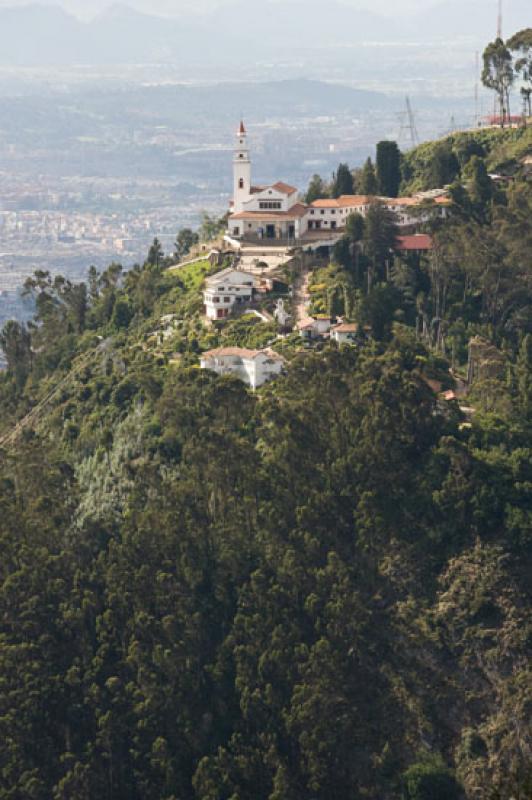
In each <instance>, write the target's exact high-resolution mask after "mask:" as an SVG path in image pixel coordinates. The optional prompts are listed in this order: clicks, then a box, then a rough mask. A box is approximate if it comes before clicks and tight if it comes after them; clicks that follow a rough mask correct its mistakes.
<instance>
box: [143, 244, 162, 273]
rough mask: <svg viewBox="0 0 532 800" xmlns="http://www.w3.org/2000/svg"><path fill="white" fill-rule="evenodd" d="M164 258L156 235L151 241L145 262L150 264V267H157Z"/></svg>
mask: <svg viewBox="0 0 532 800" xmlns="http://www.w3.org/2000/svg"><path fill="white" fill-rule="evenodd" d="M163 258H164V253H163V248H162V245H161V243H160V241H159V239H158V238H157V237H155V239H154V240H153V243H152V245H151V247H150V249H149V252H148V257H147V259H146V263H147V264H150V266H152V267H158V266H159V265H160V263H161V261H162V259H163Z"/></svg>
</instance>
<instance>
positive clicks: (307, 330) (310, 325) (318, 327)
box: [297, 317, 331, 339]
mask: <svg viewBox="0 0 532 800" xmlns="http://www.w3.org/2000/svg"><path fill="white" fill-rule="evenodd" d="M297 328H298V330H299V333H300V335H301V337H302V338H303V339H319V338H320V337H321V336H325V335H326V334H328V333H329V331H330V329H331V318H330V317H305V318H304V319H302V320H300V321H299V322H298V323H297Z"/></svg>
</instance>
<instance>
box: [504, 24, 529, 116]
mask: <svg viewBox="0 0 532 800" xmlns="http://www.w3.org/2000/svg"><path fill="white" fill-rule="evenodd" d="M506 46H507V48H508V49H509V50H510V51H511V52H512V53H515V54H516V60H515V64H514V69H515V72H516V73H517V75H519V76H520V78H521V80H522V81H523V85H522V86H521V96H522V98H523V111H524V113H525V114H526V113H527V111H528V115H529V116H531V115H532V100H531V97H532V28H524V29H523V30H522V31H518V32H517V33H515V34H514V35H513V36H512V37H511V38H510V39H508V41H507V42H506Z"/></svg>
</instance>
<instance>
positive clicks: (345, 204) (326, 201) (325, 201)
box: [311, 194, 375, 208]
mask: <svg viewBox="0 0 532 800" xmlns="http://www.w3.org/2000/svg"><path fill="white" fill-rule="evenodd" d="M373 200H375V198H374V197H370V196H369V195H365V194H343V195H342V196H341V197H335V198H328V197H324V198H322V199H321V200H314V202H313V203H312V204H311V205H312V208H351V207H355V206H364V205H367V204H369V203H371V202H372V201H373Z"/></svg>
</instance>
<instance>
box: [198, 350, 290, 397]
mask: <svg viewBox="0 0 532 800" xmlns="http://www.w3.org/2000/svg"><path fill="white" fill-rule="evenodd" d="M284 364H285V359H284V358H283V357H282V356H280V355H278V354H277V353H275V352H274V351H273V350H248V349H246V348H243V347H219V348H217V349H216V350H209V351H208V352H206V353H203V355H202V356H201V361H200V366H201V369H210V370H212V371H213V372H216V374H217V375H228V374H230V375H235V377H237V378H240V380H242V381H244V383H246V384H247V385H248V386H250V387H251V389H257V388H258V387H259V386H262V385H263V384H264V383H266V382H267V381H271V380H273V379H274V378H276V377H277V376H278V375H280V374H281V372H282V371H283V367H284Z"/></svg>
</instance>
